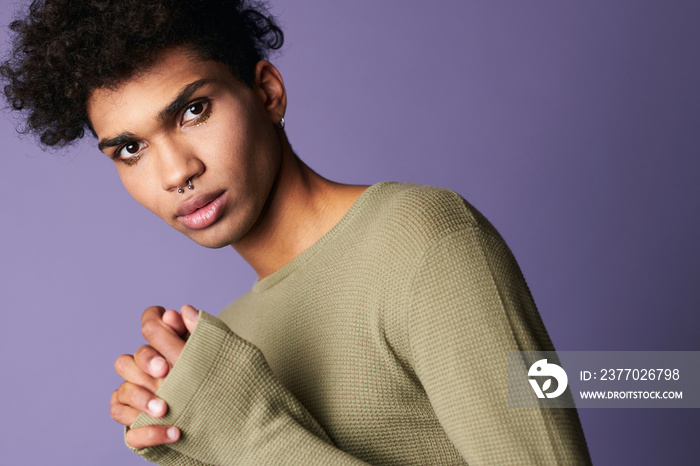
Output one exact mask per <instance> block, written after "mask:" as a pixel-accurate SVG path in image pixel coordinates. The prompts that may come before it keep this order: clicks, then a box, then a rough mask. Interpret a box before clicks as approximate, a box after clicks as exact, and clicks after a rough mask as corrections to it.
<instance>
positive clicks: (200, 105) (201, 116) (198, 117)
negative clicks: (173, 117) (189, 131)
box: [182, 101, 209, 125]
mask: <svg viewBox="0 0 700 466" xmlns="http://www.w3.org/2000/svg"><path fill="white" fill-rule="evenodd" d="M207 118H209V103H208V102H206V101H200V102H194V103H192V104H190V106H189V107H187V108H186V109H185V112H184V113H183V114H182V124H183V125H184V124H187V123H193V124H195V125H198V124H202V123H204V122H205V121H206V120H207Z"/></svg>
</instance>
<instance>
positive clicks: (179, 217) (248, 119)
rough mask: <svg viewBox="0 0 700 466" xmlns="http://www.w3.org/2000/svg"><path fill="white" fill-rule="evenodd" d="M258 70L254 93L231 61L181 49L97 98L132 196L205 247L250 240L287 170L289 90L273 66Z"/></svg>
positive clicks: (93, 106) (104, 135) (100, 125)
mask: <svg viewBox="0 0 700 466" xmlns="http://www.w3.org/2000/svg"><path fill="white" fill-rule="evenodd" d="M256 71H257V74H256V76H257V78H256V85H255V88H254V89H251V88H250V87H248V86H246V85H245V84H243V83H242V82H240V81H239V80H238V79H236V78H235V77H234V76H233V75H232V74H231V72H230V71H229V70H228V68H227V67H226V66H225V65H223V64H222V63H219V62H216V61H212V60H202V59H199V58H196V57H195V56H194V55H193V54H192V53H188V52H187V51H186V50H184V49H173V50H169V51H166V52H164V53H163V55H162V57H161V59H160V60H159V61H158V62H157V63H156V64H155V65H154V66H152V67H151V68H149V69H148V70H146V71H145V72H143V73H140V74H139V75H137V76H135V77H133V78H131V79H130V80H128V81H126V82H125V83H123V84H122V85H120V86H118V87H117V88H116V89H106V88H101V89H97V90H95V91H94V92H93V93H92V94H91V96H90V98H89V100H88V116H89V118H90V121H91V123H92V125H93V128H94V130H95V132H96V133H97V136H98V139H99V147H100V149H101V150H102V151H103V152H104V153H105V154H106V155H107V156H109V157H110V158H112V159H113V160H114V163H115V165H116V167H117V170H118V172H119V176H120V177H121V180H122V182H123V184H124V186H125V187H126V189H127V190H128V191H129V193H130V194H131V195H132V196H133V197H134V199H136V200H137V201H138V202H139V203H141V204H142V205H143V206H145V207H146V208H148V209H149V210H151V211H152V212H153V213H155V214H156V215H158V216H159V217H160V218H162V219H163V220H165V221H166V222H167V223H168V224H170V225H171V226H172V227H173V228H175V229H176V230H178V231H180V232H182V233H183V234H185V235H187V236H188V237H190V238H192V239H193V240H194V241H196V242H197V243H199V244H201V245H203V246H207V247H212V248H217V247H222V246H226V245H229V244H234V243H235V242H237V241H238V240H240V239H241V238H243V237H244V236H245V235H246V233H248V232H249V231H250V230H251V228H252V227H253V225H254V224H255V223H256V221H258V219H259V217H260V216H261V213H262V212H263V210H264V206H265V203H266V201H267V199H268V197H269V196H270V193H271V190H272V187H273V185H274V182H275V179H276V177H277V175H278V172H279V169H280V164H281V157H282V143H281V139H280V135H279V133H278V131H277V130H276V128H275V123H276V122H278V121H279V119H280V115H283V114H284V110H285V103H286V102H285V98H284V86H283V85H282V81H281V78H279V74H278V73H277V71H276V70H275V69H274V68H273V67H272V65H270V64H269V63H267V62H260V63H258V67H257V70H256ZM189 186H192V189H190V188H189Z"/></svg>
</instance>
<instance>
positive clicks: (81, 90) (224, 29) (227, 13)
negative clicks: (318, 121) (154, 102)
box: [0, 0, 284, 147]
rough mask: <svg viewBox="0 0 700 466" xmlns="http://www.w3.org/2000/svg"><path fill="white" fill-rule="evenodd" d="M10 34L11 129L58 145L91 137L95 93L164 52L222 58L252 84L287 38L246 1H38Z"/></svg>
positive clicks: (6, 73) (3, 71)
mask: <svg viewBox="0 0 700 466" xmlns="http://www.w3.org/2000/svg"><path fill="white" fill-rule="evenodd" d="M10 29H11V30H12V31H13V32H14V33H15V35H14V39H13V46H12V50H11V55H10V58H9V59H7V60H6V61H4V62H3V63H2V65H0V77H1V79H2V80H3V81H4V84H5V85H4V94H5V97H6V98H7V102H8V103H9V106H10V107H11V108H12V109H14V110H17V111H20V112H22V114H23V116H24V118H25V124H24V125H23V127H22V128H19V129H18V130H19V131H20V132H23V133H34V134H36V135H37V136H38V137H39V141H40V142H41V143H42V144H43V145H45V146H57V147H61V146H65V145H66V144H69V143H70V142H72V141H74V140H75V139H77V138H80V137H82V136H83V135H84V134H85V129H88V130H90V131H92V127H91V126H90V121H89V119H88V117H87V110H86V106H87V99H88V97H89V96H90V93H91V92H92V91H93V90H95V89H97V88H102V87H112V88H113V87H116V86H117V85H119V84H120V83H122V82H124V81H125V80H127V79H129V78H130V77H131V76H133V75H134V74H135V73H137V72H139V71H141V70H144V69H146V68H147V67H148V66H149V65H152V64H153V63H154V62H155V60H156V59H157V57H158V54H159V52H162V51H163V50H165V49H166V48H169V47H173V46H186V47H189V48H191V50H193V51H194V52H196V53H197V54H198V56H200V57H201V58H203V59H214V60H217V61H220V62H222V63H224V64H226V65H227V66H228V67H229V69H230V70H231V72H232V73H233V74H234V76H236V77H238V78H239V79H240V80H241V81H243V82H244V83H246V84H247V85H248V86H251V87H252V85H253V80H254V73H255V65H256V63H257V62H258V61H259V60H261V59H265V58H267V57H268V55H269V53H270V51H272V50H276V49H279V48H280V47H281V46H282V43H283V41H284V36H283V34H282V30H281V29H280V28H279V26H278V25H277V24H276V22H275V19H274V18H273V17H272V16H271V15H270V14H269V13H268V10H267V9H266V7H265V5H264V4H263V3H261V2H252V1H245V0H35V1H33V2H32V4H31V6H30V7H29V11H28V13H27V15H26V17H24V18H20V19H16V20H15V21H13V22H12V23H11V24H10ZM92 132H93V134H94V131H92Z"/></svg>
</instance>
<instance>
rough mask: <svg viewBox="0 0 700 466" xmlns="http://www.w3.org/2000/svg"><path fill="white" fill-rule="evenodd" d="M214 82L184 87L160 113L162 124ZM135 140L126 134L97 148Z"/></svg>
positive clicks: (207, 81)
mask: <svg viewBox="0 0 700 466" xmlns="http://www.w3.org/2000/svg"><path fill="white" fill-rule="evenodd" d="M212 81H213V80H212V79H209V78H204V79H198V80H197V81H194V82H192V83H190V84H188V85H187V86H185V87H183V88H182V90H181V91H180V93H179V94H178V95H177V97H175V99H173V101H172V102H170V103H169V104H168V105H167V106H166V107H165V108H164V109H163V110H161V111H160V112H159V113H158V119H159V120H160V121H161V122H163V121H166V120H167V119H168V118H170V117H171V116H172V115H173V114H174V113H175V112H177V111H178V110H179V109H180V107H182V106H183V105H185V102H187V100H189V98H190V97H192V94H194V93H195V92H197V90H198V89H199V88H201V87H202V86H205V85H207V84H210V83H211V82H212ZM135 138H136V136H135V135H134V133H131V132H124V133H121V134H119V135H117V136H115V137H113V138H106V139H102V140H100V142H99V143H98V144H97V148H98V149H99V150H103V149H105V148H106V147H115V146H120V145H122V144H124V143H125V142H128V141H131V140H134V139H135Z"/></svg>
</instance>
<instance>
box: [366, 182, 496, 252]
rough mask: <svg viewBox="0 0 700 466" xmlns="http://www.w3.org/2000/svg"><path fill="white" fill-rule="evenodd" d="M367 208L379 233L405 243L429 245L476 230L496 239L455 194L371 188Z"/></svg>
mask: <svg viewBox="0 0 700 466" xmlns="http://www.w3.org/2000/svg"><path fill="white" fill-rule="evenodd" d="M372 189H373V192H372V193H371V195H370V199H369V200H368V202H367V204H368V208H369V209H370V210H372V211H374V215H371V216H370V218H371V219H372V222H373V223H374V224H375V225H374V226H375V227H376V228H378V229H380V230H382V229H387V230H389V231H390V232H393V233H394V234H395V235H398V236H399V237H400V238H404V239H406V240H409V239H413V240H414V241H417V242H420V243H422V244H424V245H426V244H433V243H435V242H437V241H440V240H441V239H443V238H445V237H446V236H450V235H451V234H453V233H454V232H457V231H463V230H465V229H466V230H473V229H478V230H481V231H483V232H485V233H487V234H490V235H494V236H498V233H497V232H496V230H495V229H494V228H493V226H492V225H491V223H490V222H489V221H488V220H487V219H486V217H484V216H483V215H482V214H481V213H480V212H479V211H478V210H477V209H476V208H475V207H474V206H472V205H471V204H470V203H469V202H467V201H466V200H465V199H464V198H463V197H462V196H461V195H459V194H458V193H456V192H454V191H452V190H449V189H444V188H438V187H433V186H423V185H418V184H411V183H394V182H386V183H380V184H378V185H374V186H373V187H372Z"/></svg>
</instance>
